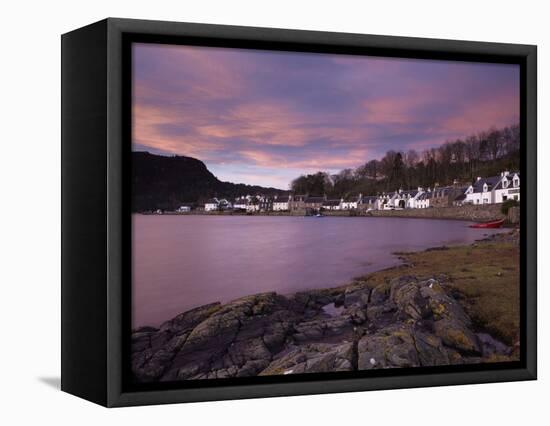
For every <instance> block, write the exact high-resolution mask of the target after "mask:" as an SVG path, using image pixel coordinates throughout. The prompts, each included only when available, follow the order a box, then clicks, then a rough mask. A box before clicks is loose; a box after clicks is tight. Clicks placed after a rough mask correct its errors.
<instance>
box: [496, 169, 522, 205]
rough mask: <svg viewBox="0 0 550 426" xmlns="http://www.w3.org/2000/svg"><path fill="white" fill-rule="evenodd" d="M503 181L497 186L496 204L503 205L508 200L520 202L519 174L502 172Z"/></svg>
mask: <svg viewBox="0 0 550 426" xmlns="http://www.w3.org/2000/svg"><path fill="white" fill-rule="evenodd" d="M501 177H502V178H501V180H500V182H499V183H498V184H497V185H496V186H495V189H494V190H493V191H494V202H495V203H503V202H505V201H507V200H516V201H519V199H520V197H519V184H520V179H519V173H516V172H512V173H510V172H507V171H506V172H502V173H501Z"/></svg>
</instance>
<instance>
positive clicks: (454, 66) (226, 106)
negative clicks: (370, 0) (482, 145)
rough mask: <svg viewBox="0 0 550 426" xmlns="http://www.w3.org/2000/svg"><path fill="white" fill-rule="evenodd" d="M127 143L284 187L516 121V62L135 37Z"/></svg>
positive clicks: (238, 179)
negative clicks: (393, 152)
mask: <svg viewBox="0 0 550 426" xmlns="http://www.w3.org/2000/svg"><path fill="white" fill-rule="evenodd" d="M132 58H133V59H132V60H133V89H132V97H133V99H132V143H133V146H132V149H133V150H134V151H149V152H151V153H155V154H162V155H185V156H190V157H195V158H198V159H199V160H201V161H203V162H204V163H205V164H206V166H207V167H208V169H209V170H210V171H211V172H212V173H214V175H216V176H217V177H218V178H219V179H221V180H223V181H229V182H234V183H247V184H251V185H262V186H273V187H276V188H281V189H287V188H288V187H289V184H290V182H291V181H292V179H294V178H296V177H298V176H300V175H301V174H305V173H314V172H317V171H319V170H321V171H326V172H329V173H337V172H339V171H340V170H342V169H344V168H355V167H358V166H360V165H361V164H364V163H365V162H367V161H369V160H372V159H380V158H381V157H382V156H383V155H384V154H385V152H386V151H388V150H390V149H393V150H400V151H408V150H409V149H416V150H418V151H422V150H424V149H426V148H430V147H434V146H439V145H441V144H442V143H444V142H445V141H447V140H453V139H456V138H463V137H466V136H469V135H471V134H474V133H477V132H479V131H483V130H487V129H489V128H490V127H493V126H494V127H497V128H498V127H503V126H508V125H511V124H515V123H517V122H519V66H517V65H506V64H488V63H472V62H452V61H432V60H419V59H399V58H379V57H365V56H351V55H336V54H318V53H297V52H274V51H261V50H249V49H227V48H212V47H196V46H180V45H160V44H145V43H144V44H141V43H138V44H134V45H133V55H132Z"/></svg>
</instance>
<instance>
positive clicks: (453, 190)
mask: <svg viewBox="0 0 550 426" xmlns="http://www.w3.org/2000/svg"><path fill="white" fill-rule="evenodd" d="M467 189H468V187H467V186H466V187H465V186H460V185H458V183H457V182H456V181H455V184H454V185H453V186H442V187H439V186H436V187H434V190H433V193H432V200H431V206H432V207H449V206H453V205H457V202H459V203H460V202H461V201H462V200H464V199H465V197H464V194H465V192H466V190H467Z"/></svg>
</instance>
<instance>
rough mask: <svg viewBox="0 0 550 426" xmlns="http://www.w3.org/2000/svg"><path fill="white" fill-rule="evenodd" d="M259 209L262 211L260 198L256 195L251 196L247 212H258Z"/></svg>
mask: <svg viewBox="0 0 550 426" xmlns="http://www.w3.org/2000/svg"><path fill="white" fill-rule="evenodd" d="M259 211H260V200H258V198H256V197H253V198H251V199H250V200H249V202H248V204H247V206H246V212H247V213H256V212H259Z"/></svg>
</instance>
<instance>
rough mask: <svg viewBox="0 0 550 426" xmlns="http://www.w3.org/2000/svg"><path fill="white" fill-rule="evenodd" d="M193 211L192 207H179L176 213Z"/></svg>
mask: <svg viewBox="0 0 550 426" xmlns="http://www.w3.org/2000/svg"><path fill="white" fill-rule="evenodd" d="M190 211H191V207H190V206H185V205H183V206H179V207H178V208H177V210H176V212H178V213H189V212H190Z"/></svg>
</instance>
